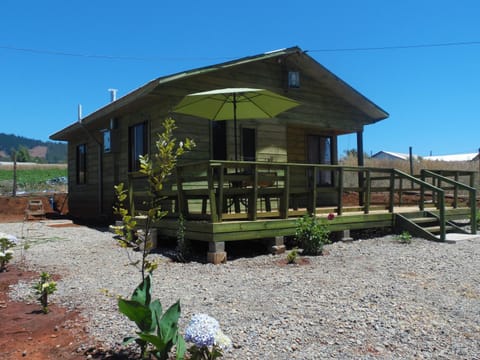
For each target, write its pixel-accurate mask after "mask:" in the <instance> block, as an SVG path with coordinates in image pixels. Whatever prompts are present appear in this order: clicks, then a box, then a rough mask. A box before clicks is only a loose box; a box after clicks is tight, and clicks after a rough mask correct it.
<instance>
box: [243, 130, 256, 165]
mask: <svg viewBox="0 0 480 360" xmlns="http://www.w3.org/2000/svg"><path fill="white" fill-rule="evenodd" d="M256 140H257V139H256V131H255V129H251V128H242V157H243V161H255V159H256V154H257V141H256Z"/></svg>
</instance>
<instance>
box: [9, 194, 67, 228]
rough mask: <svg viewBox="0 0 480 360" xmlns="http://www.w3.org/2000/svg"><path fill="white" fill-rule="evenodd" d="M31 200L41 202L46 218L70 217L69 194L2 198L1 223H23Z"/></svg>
mask: <svg viewBox="0 0 480 360" xmlns="http://www.w3.org/2000/svg"><path fill="white" fill-rule="evenodd" d="M29 200H40V201H41V203H42V205H43V209H44V211H45V217H46V218H56V217H61V216H66V215H68V201H67V200H68V194H67V193H51V194H28V195H19V196H0V222H16V221H23V220H24V219H25V210H26V209H27V207H28V202H29ZM52 201H53V203H52ZM52 205H53V206H52Z"/></svg>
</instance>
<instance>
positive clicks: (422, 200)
mask: <svg viewBox="0 0 480 360" xmlns="http://www.w3.org/2000/svg"><path fill="white" fill-rule="evenodd" d="M420 178H421V179H422V183H421V184H420V204H419V207H420V210H421V211H423V210H425V186H424V183H425V171H424V170H423V169H422V170H421V171H420Z"/></svg>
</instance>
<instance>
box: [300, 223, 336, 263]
mask: <svg viewBox="0 0 480 360" xmlns="http://www.w3.org/2000/svg"><path fill="white" fill-rule="evenodd" d="M334 218H335V215H334V214H328V216H327V221H331V220H333V219H334ZM329 236H330V230H329V229H328V225H327V223H325V222H323V221H320V220H318V219H317V217H316V216H315V215H314V214H313V215H305V216H303V217H301V218H300V219H298V220H297V224H296V229H295V239H296V240H297V242H298V243H299V244H300V246H301V247H302V249H303V254H305V255H321V254H322V253H323V245H325V244H329V243H330V239H329Z"/></svg>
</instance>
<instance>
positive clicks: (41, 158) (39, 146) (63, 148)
mask: <svg viewBox="0 0 480 360" xmlns="http://www.w3.org/2000/svg"><path fill="white" fill-rule="evenodd" d="M21 147H24V148H27V149H28V153H29V155H30V157H31V159H30V161H35V162H46V163H65V162H67V144H65V143H60V142H53V141H47V142H45V141H41V140H34V139H28V138H26V137H23V136H16V135H11V134H3V133H0V161H10V160H11V157H10V154H11V150H12V149H16V150H19V149H20V148H21Z"/></svg>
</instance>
